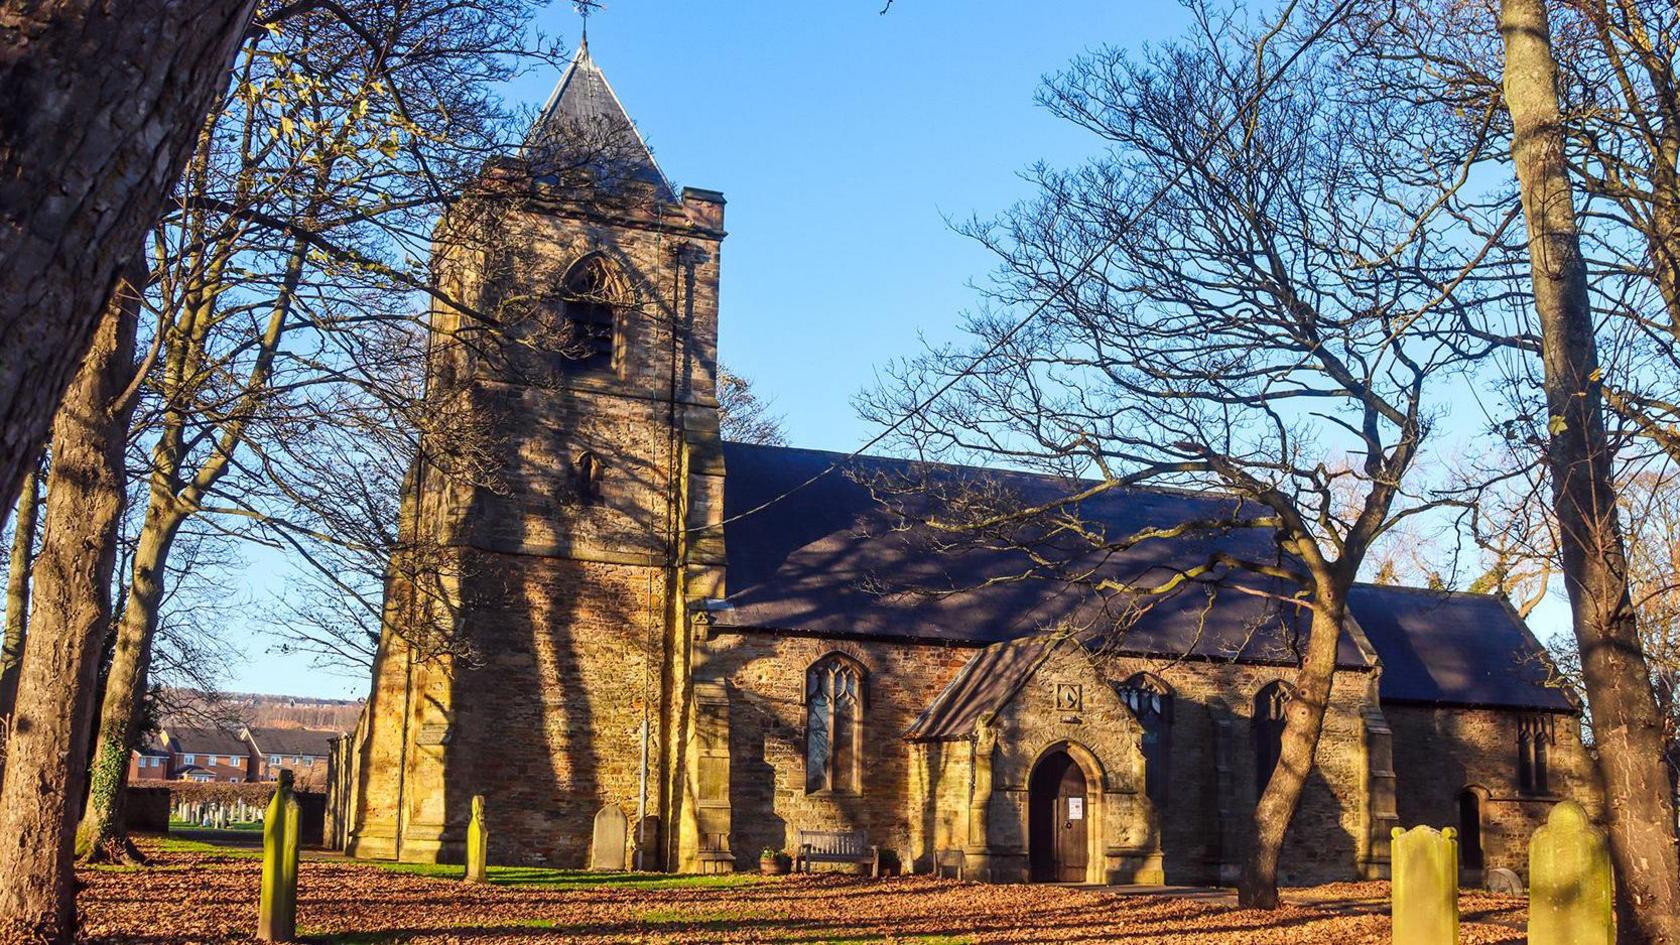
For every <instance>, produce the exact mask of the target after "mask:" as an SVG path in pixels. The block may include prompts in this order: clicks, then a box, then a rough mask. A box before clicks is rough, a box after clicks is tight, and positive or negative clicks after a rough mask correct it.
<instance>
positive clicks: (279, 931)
mask: <svg viewBox="0 0 1680 945" xmlns="http://www.w3.org/2000/svg"><path fill="white" fill-rule="evenodd" d="M301 826H302V809H301V808H300V807H299V806H298V802H297V798H296V797H294V796H292V776H291V772H289V771H282V772H280V781H279V783H278V784H276V785H275V787H274V797H273V798H272V799H271V800H270V801H269V802H268V816H267V817H266V818H265V819H264V822H263V862H262V891H261V894H260V896H259V904H258V910H259V911H258V913H257V938H258V939H260V940H262V941H265V942H289V941H291V940H292V939H293V938H295V937H296V936H297V873H298V839H299V838H298V835H299V833H300V832H301Z"/></svg>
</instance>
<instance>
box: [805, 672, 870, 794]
mask: <svg viewBox="0 0 1680 945" xmlns="http://www.w3.org/2000/svg"><path fill="white" fill-rule="evenodd" d="M862 741H863V667H861V666H859V665H858V664H857V663H856V662H855V661H853V660H851V659H849V658H847V657H844V656H841V655H840V654H838V653H831V654H829V655H828V656H825V657H823V658H822V659H820V660H818V661H817V662H815V663H813V664H811V668H810V669H807V670H806V671H805V790H806V791H808V792H811V793H816V792H819V791H821V792H836V793H848V794H857V793H859V792H860V791H861V790H862V783H863V778H862V768H861V767H860V760H859V758H858V746H859V745H860V744H861V743H862Z"/></svg>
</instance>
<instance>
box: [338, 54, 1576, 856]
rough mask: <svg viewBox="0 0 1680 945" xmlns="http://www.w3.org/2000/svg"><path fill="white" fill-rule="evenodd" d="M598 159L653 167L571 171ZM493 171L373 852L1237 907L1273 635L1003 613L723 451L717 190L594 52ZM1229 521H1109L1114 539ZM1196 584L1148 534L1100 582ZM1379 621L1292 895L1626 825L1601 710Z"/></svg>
mask: <svg viewBox="0 0 1680 945" xmlns="http://www.w3.org/2000/svg"><path fill="white" fill-rule="evenodd" d="M592 130H593V131H595V132H609V133H615V134H617V135H618V136H619V137H620V138H621V139H622V142H623V143H625V147H623V148H620V149H618V150H617V151H616V152H615V153H608V150H607V149H603V150H602V152H601V153H600V154H597V155H593V156H590V155H584V156H582V157H577V156H576V155H570V154H566V153H561V152H562V151H563V149H564V148H565V147H577V148H581V147H582V145H581V144H579V142H582V141H584V140H585V138H586V137H587V135H586V134H584V132H589V131H592ZM568 142H570V144H568ZM485 176H486V181H487V183H486V188H487V190H489V191H491V192H493V193H495V194H499V195H500V196H501V198H505V199H500V200H496V199H488V198H487V199H486V200H484V201H482V202H481V203H480V207H481V209H480V210H479V211H478V213H477V215H476V216H473V215H472V212H471V211H460V212H458V213H457V214H456V216H455V218H454V219H453V220H452V221H447V222H446V224H445V225H444V226H443V227H440V230H439V233H440V236H439V239H438V241H437V244H436V247H435V250H434V255H435V259H434V264H435V266H436V268H437V272H438V278H439V285H440V287H441V288H442V289H443V290H444V292H445V293H447V294H451V295H452V296H453V297H454V298H457V299H460V300H463V301H464V302H465V305H466V307H467V308H468V309H470V310H472V313H471V314H463V312H461V311H458V310H457V309H456V308H455V307H452V306H448V305H443V304H439V305H438V306H436V307H435V310H434V311H433V313H432V319H431V326H432V344H431V350H430V355H429V356H430V362H429V372H428V377H429V391H428V397H429V398H430V402H431V404H432V405H433V406H434V407H435V411H434V412H435V414H436V415H437V416H440V417H447V418H449V420H448V422H449V424H451V425H453V426H452V427H450V428H449V429H445V430H442V431H431V432H430V433H429V434H428V436H427V438H426V440H425V441H424V442H423V448H422V451H421V455H420V457H419V459H418V460H417V461H416V464H415V466H414V469H413V470H412V472H411V474H410V476H409V480H408V484H407V491H406V494H405V498H404V505H403V516H404V521H403V528H404V532H405V534H406V535H407V536H408V539H409V542H410V547H412V548H413V549H415V550H414V551H412V552H408V553H406V554H407V555H408V557H410V558H413V559H415V560H406V559H405V560H401V561H394V562H393V567H392V571H391V577H390V579H389V583H388V587H387V593H386V597H387V600H386V621H385V630H384V634H383V639H382V641H381V645H380V649H379V653H378V657H377V665H376V668H375V676H374V682H373V689H372V693H371V697H370V700H369V702H368V705H367V708H366V710H365V711H364V714H363V717H362V720H361V723H360V725H359V727H358V729H357V731H356V733H355V735H354V737H353V743H352V746H351V755H352V765H351V776H350V778H349V783H350V787H349V788H348V795H349V796H348V800H347V819H348V848H349V851H350V853H351V854H352V855H354V856H360V857H381V858H396V859H401V860H405V861H418V862H431V861H451V860H453V861H456V862H459V861H460V859H461V857H462V855H463V849H464V845H465V836H466V824H467V819H468V814H469V807H470V802H471V798H472V796H473V795H479V794H481V795H483V796H484V797H485V798H486V808H487V811H488V812H489V814H488V816H489V822H490V827H491V839H490V858H491V861H492V862H493V863H506V864H543V865H550V866H560V867H582V866H597V867H616V866H620V865H633V866H640V867H642V868H646V869H668V870H681V871H715V870H730V869H742V868H751V867H752V866H753V864H754V863H755V862H756V861H757V860H758V858H759V855H760V851H762V850H765V849H767V848H768V849H774V850H790V851H791V850H792V849H793V848H794V846H795V845H796V844H797V843H798V842H799V840H800V831H814V830H849V831H857V832H860V833H861V834H862V835H864V836H865V837H866V843H867V844H868V845H873V846H878V847H879V848H880V849H881V850H882V851H884V853H885V854H886V856H887V859H888V860H889V861H892V860H896V861H897V862H898V863H899V864H900V866H901V868H903V869H906V870H919V871H925V870H928V869H930V868H932V865H933V864H934V863H935V862H936V860H947V861H949V860H954V859H956V858H957V855H958V854H959V853H960V855H961V859H962V862H963V869H964V872H965V874H966V875H968V876H969V877H971V878H981V879H990V880H994V881H1033V880H1054V881H1088V882H1136V883H1161V882H1168V883H1214V882H1229V881H1231V880H1232V879H1233V878H1234V876H1235V874H1236V871H1237V868H1238V865H1239V864H1240V863H1241V861H1242V858H1243V855H1244V851H1245V849H1246V848H1247V847H1248V845H1249V844H1250V843H1251V842H1252V837H1253V825H1252V820H1251V812H1252V810H1253V807H1254V804H1255V801H1256V798H1257V796H1258V794H1259V792H1260V790H1261V789H1262V788H1263V786H1264V784H1265V782H1266V779H1267V778H1268V777H1269V775H1270V773H1271V770H1272V767H1273V766H1274V765H1275V763H1276V759H1277V754H1278V750H1279V748H1278V746H1279V739H1280V737H1281V733H1282V724H1283V723H1282V710H1283V706H1284V705H1285V703H1286V702H1287V700H1288V698H1289V691H1290V690H1289V680H1290V679H1291V678H1292V677H1293V674H1294V668H1293V667H1294V664H1295V661H1296V656H1295V650H1294V643H1295V639H1296V631H1297V629H1298V628H1297V627H1296V626H1295V625H1294V623H1293V622H1292V621H1291V620H1289V619H1285V618H1284V617H1282V616H1280V615H1279V614H1277V613H1275V612H1273V611H1275V610H1276V609H1277V607H1278V605H1276V604H1268V603H1267V601H1266V600H1264V599H1262V598H1261V597H1258V596H1254V595H1247V594H1228V595H1223V596H1221V597H1219V598H1218V599H1217V601H1216V602H1215V603H1213V604H1212V605H1210V604H1209V602H1208V600H1207V599H1206V598H1205V597H1204V595H1202V594H1201V593H1199V592H1197V593H1194V594H1190V595H1183V596H1181V597H1179V598H1174V599H1169V600H1165V601H1162V602H1160V603H1159V604H1157V605H1156V606H1155V607H1153V608H1152V609H1151V610H1149V611H1148V613H1146V614H1145V615H1143V616H1142V617H1141V618H1140V619H1138V620H1137V621H1136V622H1135V623H1133V624H1132V625H1130V626H1129V627H1128V629H1127V630H1126V631H1125V632H1124V633H1123V634H1090V633H1074V632H1067V631H1066V630H1065V628H1068V627H1073V626H1086V627H1088V626H1090V620H1089V618H1090V617H1091V608H1092V607H1093V606H1100V604H1095V603H1094V602H1093V601H1092V600H1091V598H1090V595H1089V594H1087V593H1083V592H1078V591H1075V590H1073V589H1070V588H1067V587H1065V586H1063V585H1058V584H1054V583H1049V582H1030V581H1028V582H1003V583H992V584H989V585H986V586H983V587H977V586H976V585H980V584H983V583H984V581H985V578H987V577H989V576H994V575H997V574H1006V573H1009V570H1010V569H1011V568H1018V567H1019V563H1018V562H1011V561H1010V560H1008V557H1009V552H1007V551H995V552H968V553H965V554H962V555H958V556H954V557H953V556H947V555H941V554H939V553H936V552H934V551H932V550H930V548H929V544H928V542H926V541H925V540H922V538H921V537H919V536H918V534H917V529H916V528H914V527H909V528H904V527H899V526H900V525H901V524H902V523H901V522H900V521H898V520H896V519H895V518H894V517H893V515H891V514H889V510H888V509H887V508H886V507H885V506H884V505H883V504H882V503H880V502H879V501H877V500H876V498H875V493H874V492H872V490H871V488H870V486H869V484H868V483H869V480H870V477H879V476H894V475H899V474H904V475H908V474H910V473H911V472H912V470H911V468H910V464H909V463H907V462H904V461H900V460H894V459H885V458H860V459H854V460H849V461H847V460H845V457H842V456H840V455H838V454H831V453H824V452H819V451H813V450H804V449H795V448H788V447H781V446H762V445H751V444H746V443H733V442H727V441H724V440H723V439H722V438H721V436H720V432H719V410H718V400H717V389H716V369H717V332H718V318H719V311H718V285H719V279H720V275H721V262H722V247H723V243H724V199H723V196H722V195H721V194H718V193H716V192H713V191H708V190H699V189H695V188H685V189H683V190H682V191H680V192H677V191H675V190H673V189H672V187H671V186H670V184H669V183H667V181H666V178H665V177H664V175H663V174H662V173H661V171H660V170H659V168H658V166H657V165H656V164H655V163H654V160H653V157H652V155H651V154H650V153H649V152H648V151H647V149H646V148H645V146H643V145H642V144H641V140H640V138H639V137H637V136H636V133H635V131H634V128H633V126H632V125H631V123H630V120H629V118H628V117H627V116H626V114H625V112H624V110H623V109H622V107H621V105H620V104H619V101H618V99H617V97H616V95H615V94H614V93H613V91H612V89H611V87H610V86H609V85H608V84H607V81H606V79H605V77H604V76H603V74H602V73H601V71H600V69H599V68H598V67H597V66H596V64H595V62H594V61H593V60H592V59H591V57H590V55H589V52H588V49H587V46H585V47H584V48H583V49H580V51H579V52H578V54H577V56H576V58H575V59H574V61H573V62H572V64H571V65H570V67H569V68H568V69H567V71H566V73H565V75H564V76H563V77H562V78H561V80H560V83H559V86H558V87H557V89H556V90H555V92H554V95H553V97H552V98H551V99H550V101H549V103H548V105H547V107H546V108H545V110H544V112H543V113H542V116H541V117H540V119H539V120H538V123H537V126H536V127H535V128H534V129H533V132H532V135H531V137H530V139H529V140H528V142H527V144H526V146H525V147H524V149H523V150H522V151H521V153H520V154H518V155H516V156H510V157H509V158H508V159H506V160H505V161H502V162H499V163H497V164H495V165H493V166H492V167H491V168H490V169H489V170H488V171H487V172H486V175H485ZM451 234H469V235H473V236H477V237H484V236H486V234H490V235H493V236H494V240H490V239H488V238H486V239H469V238H465V237H463V238H460V239H456V238H453V236H452V235H451ZM487 313H488V314H487ZM495 313H500V316H501V317H500V318H499V319H497V320H498V321H499V324H498V325H496V326H495V330H489V328H488V327H487V325H486V322H485V320H486V319H487V318H493V317H494V315H495ZM789 315H790V317H791V318H797V315H796V314H795V313H792V312H790V313H789ZM790 330H797V328H794V329H790ZM451 429H456V430H460V431H463V432H461V433H460V434H459V435H455V434H452V433H451ZM469 430H471V431H481V432H482V431H488V432H487V433H483V435H479V433H468V432H464V431H469ZM475 438H476V439H475ZM471 442H479V443H480V445H479V446H476V447H471V448H469V445H468V444H469V443H471ZM469 454H470V456H473V457H476V460H475V461H474V462H469V461H468V459H464V458H463V457H468V456H469ZM475 463H476V464H475ZM467 466H471V470H470V472H463V468H465V467H467ZM831 469H832V471H830V470H831ZM935 475H937V476H939V477H943V478H944V479H945V480H946V481H962V480H966V479H974V480H976V481H980V480H984V481H986V482H992V483H1001V484H1002V485H1003V486H1005V487H1008V488H1012V489H1016V490H1018V491H1019V492H1020V493H1021V494H1022V495H1023V496H1031V495H1034V494H1038V495H1041V496H1043V495H1055V494H1059V493H1057V492H1056V491H1055V490H1058V489H1065V488H1066V483H1065V482H1058V481H1053V480H1050V479H1047V478H1043V477H1038V476H1033V475H1028V474H1024V473H1015V472H1000V471H995V470H981V469H962V468H957V467H943V468H941V469H939V470H938V471H937V472H936V473H935ZM1219 501H1220V500H1219V499H1218V497H1215V496H1205V495H1204V496H1198V495H1190V494H1186V493H1177V492H1168V491H1150V490H1133V491H1128V492H1125V493H1123V494H1116V495H1109V496H1107V497H1105V498H1103V499H1101V500H1098V501H1093V502H1089V503H1086V505H1085V506H1082V507H1081V509H1080V512H1081V514H1082V515H1084V516H1087V517H1089V518H1090V519H1091V520H1093V521H1096V522H1099V523H1101V524H1102V525H1103V526H1104V527H1106V528H1108V529H1109V530H1110V532H1111V533H1115V534H1119V533H1122V532H1121V530H1122V529H1123V530H1125V531H1126V532H1130V531H1135V530H1136V529H1138V528H1140V527H1144V526H1147V525H1151V524H1163V525H1164V524H1172V523H1175V522H1178V521H1182V520H1184V519H1185V518H1186V517H1194V516H1196V515H1197V513H1198V510H1203V509H1205V508H1207V507H1211V506H1212V505H1214V504H1217V503H1218V502H1219ZM1230 540H1231V541H1233V542H1241V541H1247V540H1261V539H1259V538H1243V537H1241V536H1237V537H1233V538H1231V539H1230ZM421 549H424V551H422V550H421ZM1197 554H1201V555H1205V554H1206V549H1201V550H1200V551H1198V549H1196V548H1193V547H1190V546H1189V543H1186V542H1180V541H1172V540H1164V539H1163V540H1155V541H1151V542H1145V543H1144V544H1142V545H1139V546H1138V547H1136V548H1134V549H1133V550H1131V551H1129V552H1127V553H1126V554H1125V555H1123V556H1121V557H1119V558H1118V559H1116V560H1114V561H1112V562H1110V563H1109V564H1108V565H1107V567H1108V568H1109V569H1111V570H1110V572H1109V573H1110V574H1111V576H1113V577H1116V578H1118V579H1122V580H1123V579H1125V578H1126V576H1127V575H1128V574H1135V575H1139V576H1141V574H1142V573H1143V571H1144V570H1145V569H1158V568H1161V567H1171V566H1173V565H1174V564H1175V562H1184V563H1190V562H1193V561H1194V560H1197V559H1196V555H1197ZM419 559H424V561H423V562H420V561H419ZM940 582H944V586H945V587H946V588H947V590H948V592H947V593H942V594H927V593H917V592H914V591H911V590H905V589H904V588H911V587H916V586H925V585H927V584H928V583H935V584H937V583H940ZM1268 608H1270V609H1268ZM1351 610H1352V618H1351V619H1350V620H1349V622H1348V625H1347V627H1346V632H1345V634H1344V638H1343V641H1342V644H1341V657H1340V664H1339V668H1338V670H1337V675H1336V679H1335V685H1334V692H1333V701H1332V705H1331V706H1330V707H1329V711H1328V715H1327V717H1326V719H1325V725H1324V734H1323V738H1322V741H1321V743H1320V746H1319V749H1318V756H1317V764H1316V767H1315V769H1314V771H1313V773H1312V775H1311V778H1310V780H1309V782H1308V784H1307V786H1306V789H1305V792H1304V795H1303V797H1302V800H1301V805H1300V810H1299V813H1298V815H1297V816H1296V818H1295V821H1294V824H1293V827H1292V829H1291V830H1290V833H1289V839H1288V843H1287V846H1286V849H1285V852H1284V856H1283V858H1282V863H1283V877H1282V878H1283V880H1284V881H1285V882H1290V883H1307V882H1322V881H1330V880H1341V879H1353V878H1359V877H1377V876H1384V875H1386V870H1387V866H1388V852H1387V851H1388V839H1387V838H1388V837H1389V831H1390V829H1391V828H1392V827H1393V826H1395V825H1396V824H1399V825H1404V826H1410V825H1413V824H1420V823H1426V824H1432V825H1436V826H1456V827H1458V828H1459V829H1460V830H1461V832H1462V836H1463V854H1462V859H1463V863H1464V865H1465V867H1466V869H1467V870H1471V871H1474V870H1477V869H1481V868H1493V867H1506V868H1511V869H1515V870H1517V871H1519V872H1522V871H1523V868H1524V858H1525V854H1524V850H1525V844H1526V841H1527V837H1528V835H1529V833H1530V831H1531V830H1532V829H1533V827H1535V826H1537V825H1538V824H1540V823H1541V822H1543V820H1544V818H1545V816H1546V813H1547V811H1548V809H1549V808H1550V807H1551V805H1552V804H1553V803H1555V802H1556V801H1558V800H1559V799H1561V798H1564V797H1574V798H1576V799H1579V800H1581V801H1583V802H1585V803H1587V805H1588V806H1589V808H1591V809H1595V810H1596V809H1597V807H1598V801H1597V795H1598V792H1597V789H1596V788H1595V786H1594V784H1593V775H1592V772H1591V766H1590V763H1589V759H1588V757H1587V754H1586V752H1585V751H1584V749H1583V747H1582V744H1581V740H1580V714H1579V711H1578V709H1577V707H1576V704H1575V703H1574V702H1573V701H1572V699H1571V698H1570V697H1569V696H1568V695H1567V694H1566V693H1565V692H1564V691H1563V690H1560V689H1558V688H1554V687H1550V686H1548V685H1546V684H1545V683H1546V679H1547V677H1548V667H1547V665H1546V664H1545V661H1544V658H1543V656H1542V655H1541V649H1540V647H1539V646H1538V644H1537V643H1536V641H1535V639H1534V637H1533V635H1532V634H1531V633H1530V632H1529V630H1528V628H1527V627H1525V626H1524V624H1523V622H1522V620H1521V619H1520V618H1519V617H1518V616H1517V614H1516V613H1515V612H1514V611H1513V610H1512V608H1511V606H1510V605H1509V604H1508V603H1507V602H1506V601H1505V600H1504V599H1503V598H1502V597H1492V596H1481V595H1473V594H1465V593H1449V592H1440V591H1430V590H1421V589H1410V588H1400V587H1378V586H1361V587H1359V588H1358V589H1357V590H1356V591H1355V593H1354V595H1353V599H1352V607H1351Z"/></svg>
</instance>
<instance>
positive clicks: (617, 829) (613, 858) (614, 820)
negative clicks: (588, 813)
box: [589, 804, 630, 870]
mask: <svg viewBox="0 0 1680 945" xmlns="http://www.w3.org/2000/svg"><path fill="white" fill-rule="evenodd" d="M629 830H630V822H629V820H627V819H626V818H625V816H624V812H623V811H621V810H619V809H618V805H616V804H608V805H607V806H605V807H603V808H601V809H600V810H599V811H597V812H596V814H595V835H594V837H593V838H591V839H590V841H589V868H590V869H592V870H621V869H624V840H625V836H626V834H627V833H628V832H629Z"/></svg>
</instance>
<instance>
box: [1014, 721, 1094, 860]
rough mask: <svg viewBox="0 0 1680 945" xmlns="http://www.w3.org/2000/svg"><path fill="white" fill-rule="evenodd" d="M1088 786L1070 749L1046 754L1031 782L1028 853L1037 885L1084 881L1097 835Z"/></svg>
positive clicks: (1036, 767) (1088, 783)
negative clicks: (1094, 837)
mask: <svg viewBox="0 0 1680 945" xmlns="http://www.w3.org/2000/svg"><path fill="white" fill-rule="evenodd" d="M1100 789H1101V788H1100V783H1099V784H1092V783H1090V779H1088V778H1087V777H1086V776H1085V771H1084V769H1083V768H1082V767H1081V766H1080V764H1079V762H1077V761H1075V760H1074V758H1073V756H1072V755H1070V754H1068V751H1067V749H1066V748H1065V747H1064V748H1057V749H1054V750H1052V751H1049V752H1047V753H1045V755H1044V756H1043V757H1041V758H1039V760H1038V764H1036V765H1034V766H1033V771H1032V776H1031V778H1030V779H1029V780H1028V782H1027V852H1028V857H1027V859H1028V864H1029V868H1030V875H1031V879H1032V881H1033V882H1035V883H1083V882H1085V881H1087V880H1088V879H1089V877H1090V862H1091V846H1092V843H1091V841H1092V839H1093V836H1094V833H1095V828H1094V826H1093V824H1092V821H1093V820H1094V816H1093V815H1094V813H1095V811H1094V810H1093V807H1094V806H1095V805H1093V804H1092V800H1093V794H1094V793H1095V792H1096V791H1098V790H1100Z"/></svg>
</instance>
